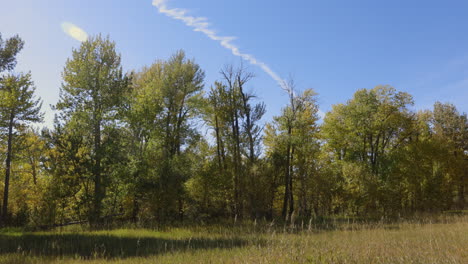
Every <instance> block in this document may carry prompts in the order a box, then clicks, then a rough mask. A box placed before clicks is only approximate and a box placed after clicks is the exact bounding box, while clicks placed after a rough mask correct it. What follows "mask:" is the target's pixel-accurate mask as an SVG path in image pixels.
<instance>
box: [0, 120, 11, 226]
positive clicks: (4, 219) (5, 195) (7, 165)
mask: <svg viewBox="0 0 468 264" xmlns="http://www.w3.org/2000/svg"><path fill="white" fill-rule="evenodd" d="M14 117H15V116H14V114H13V113H11V114H10V123H9V125H8V146H7V153H6V154H7V155H6V160H5V188H4V191H3V210H2V214H1V220H0V224H2V225H6V224H7V223H8V192H9V189H10V172H11V155H12V153H11V150H12V143H13V142H12V141H13V120H14Z"/></svg>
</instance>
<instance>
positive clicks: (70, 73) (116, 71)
mask: <svg viewBox="0 0 468 264" xmlns="http://www.w3.org/2000/svg"><path fill="white" fill-rule="evenodd" d="M62 77H63V83H62V87H61V90H60V101H59V102H58V103H57V106H56V108H57V109H58V110H61V116H60V117H61V120H62V121H63V122H65V123H66V124H67V125H74V126H76V129H79V131H81V132H82V133H83V136H84V137H86V139H87V141H88V142H89V143H90V145H91V146H92V151H91V156H92V162H93V166H92V175H93V182H94V198H93V208H92V210H91V211H90V215H89V217H90V221H91V222H92V223H93V224H96V223H98V222H99V220H100V217H101V211H102V200H103V199H104V197H105V193H106V191H105V186H104V185H103V182H104V181H105V180H106V177H107V175H104V174H103V167H102V165H103V164H102V162H103V159H104V158H105V155H106V153H104V151H103V150H104V148H103V129H104V128H105V127H108V128H109V127H112V124H115V121H116V120H117V117H118V114H119V109H120V107H121V106H122V99H123V98H124V97H123V95H124V92H125V90H126V88H127V83H128V78H127V77H126V76H124V75H123V74H122V66H121V59H120V55H119V54H118V53H117V52H116V50H115V43H114V42H112V41H111V40H110V39H109V38H108V37H107V38H103V37H102V36H100V35H98V36H96V37H91V38H89V39H88V40H87V41H85V42H83V43H82V44H81V46H80V48H79V49H74V50H73V54H72V58H71V59H68V60H67V62H66V65H65V68H64V70H63V73H62ZM103 178H104V179H103Z"/></svg>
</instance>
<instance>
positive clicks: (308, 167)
mask: <svg viewBox="0 0 468 264" xmlns="http://www.w3.org/2000/svg"><path fill="white" fill-rule="evenodd" d="M293 89H294V85H293V83H292V82H290V83H289V84H288V91H289V96H290V103H289V104H288V105H287V106H286V107H285V108H283V110H282V114H281V115H280V116H276V117H274V118H273V122H271V123H269V124H268V125H267V129H266V133H265V145H266V147H267V153H268V155H269V156H270V158H271V159H273V160H276V162H277V166H278V165H279V167H280V168H281V169H282V170H283V171H284V177H283V180H284V184H283V186H284V194H283V206H282V211H281V216H282V217H283V219H286V220H288V219H291V215H292V214H293V212H294V211H295V208H296V207H295V202H294V201H295V198H294V196H295V193H296V192H295V188H294V185H295V182H297V183H299V184H298V185H299V188H298V189H299V191H298V192H297V193H296V194H297V195H296V196H298V197H299V210H298V213H299V214H301V215H305V214H308V212H307V211H308V210H309V207H310V206H309V198H308V197H309V193H308V189H309V188H311V186H310V181H311V179H312V176H313V174H314V170H315V169H314V167H315V166H314V160H315V159H316V158H317V154H318V151H319V144H318V124H317V121H318V115H317V112H318V105H317V102H316V93H315V92H314V91H313V90H311V89H308V90H305V91H304V92H303V93H302V94H300V95H297V94H295V92H294V90H293Z"/></svg>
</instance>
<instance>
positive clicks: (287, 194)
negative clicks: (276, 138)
mask: <svg viewBox="0 0 468 264" xmlns="http://www.w3.org/2000/svg"><path fill="white" fill-rule="evenodd" d="M290 136H291V126H289V127H288V137H290ZM289 140H290V139H288V145H287V147H286V166H285V167H286V168H285V175H284V198H283V210H282V211H281V216H282V218H283V219H285V220H286V219H287V218H286V214H287V212H288V204H290V202H289V199H290V197H291V196H290V189H289V187H290V184H289V177H290V176H291V175H290V174H289V172H290V170H289V167H290V160H291V143H290V142H289Z"/></svg>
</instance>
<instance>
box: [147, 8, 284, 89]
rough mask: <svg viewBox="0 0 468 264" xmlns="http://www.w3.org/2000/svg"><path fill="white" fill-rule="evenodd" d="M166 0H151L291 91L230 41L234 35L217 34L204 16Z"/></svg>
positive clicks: (267, 67) (263, 64)
mask: <svg viewBox="0 0 468 264" xmlns="http://www.w3.org/2000/svg"><path fill="white" fill-rule="evenodd" d="M166 2H167V0H153V5H154V6H155V7H156V8H157V9H158V10H159V12H160V13H161V14H165V15H167V16H168V17H171V18H173V19H177V20H180V21H182V22H184V23H185V25H187V26H189V27H192V28H193V29H194V31H198V32H201V33H203V34H205V35H206V36H207V37H209V38H210V39H212V40H215V41H218V42H219V43H220V44H221V46H223V47H224V48H226V49H228V50H230V51H231V52H232V54H234V55H235V56H238V57H241V58H243V59H244V60H246V61H248V62H250V63H251V64H253V65H257V66H258V67H260V68H261V69H262V70H263V71H264V72H265V73H267V74H268V75H270V77H271V78H273V80H275V81H276V82H277V83H278V85H279V86H280V87H281V88H282V89H284V90H286V91H287V92H291V91H290V89H289V87H288V85H286V82H285V81H284V80H283V79H282V78H281V77H280V76H279V75H278V74H277V73H275V72H274V71H273V70H272V69H271V68H270V67H269V66H268V65H266V64H265V63H264V62H262V61H259V60H257V59H256V58H255V57H254V56H252V55H250V54H246V53H242V52H241V51H240V50H239V48H238V47H237V46H236V45H234V44H233V43H232V41H233V40H234V39H236V38H235V37H223V36H219V35H217V34H216V32H215V31H214V30H213V29H211V28H210V27H211V24H210V23H209V22H208V19H207V18H206V17H193V16H189V15H187V12H188V11H187V10H185V9H180V8H168V7H167V5H166Z"/></svg>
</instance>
